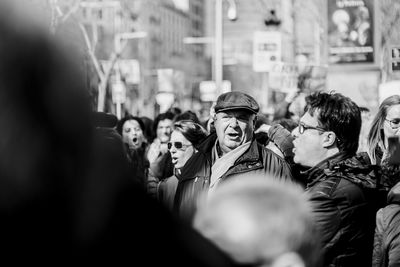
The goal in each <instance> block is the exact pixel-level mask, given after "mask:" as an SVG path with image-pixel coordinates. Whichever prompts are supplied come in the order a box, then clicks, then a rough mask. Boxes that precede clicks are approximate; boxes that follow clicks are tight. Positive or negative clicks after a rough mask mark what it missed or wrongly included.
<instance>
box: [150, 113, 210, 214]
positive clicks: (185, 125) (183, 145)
mask: <svg viewBox="0 0 400 267" xmlns="http://www.w3.org/2000/svg"><path fill="white" fill-rule="evenodd" d="M206 137H207V132H206V130H205V129H204V128H203V126H201V125H200V124H198V123H195V122H193V121H192V120H182V121H178V122H175V124H174V130H173V132H172V134H171V140H170V141H169V142H168V144H167V146H168V150H169V152H170V153H171V159H172V164H173V165H174V175H173V176H171V177H169V178H167V179H164V180H162V181H161V182H159V183H158V186H157V193H156V194H157V198H158V199H159V200H160V201H161V202H162V203H163V204H165V205H166V206H167V207H168V208H169V209H170V210H171V211H172V207H173V203H174V197H175V191H176V187H177V186H178V179H179V176H180V174H181V172H180V169H181V168H182V167H183V166H185V164H186V162H187V161H188V159H189V158H190V157H191V156H192V155H193V154H195V153H197V146H198V145H199V144H200V143H201V142H202V141H203V140H204V139H205V138H206ZM149 179H151V178H149Z"/></svg>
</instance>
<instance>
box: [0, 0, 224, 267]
mask: <svg viewBox="0 0 400 267" xmlns="http://www.w3.org/2000/svg"><path fill="white" fill-rule="evenodd" d="M0 35H1V38H2V41H1V42H0V58H1V61H0V123H1V125H2V131H1V132H0V218H1V220H0V225H1V230H0V236H1V237H2V238H1V242H2V244H3V247H4V249H3V255H4V257H3V261H8V260H12V261H13V263H14V264H17V263H20V262H23V261H28V260H29V263H30V264H34V263H39V262H40V264H41V265H43V264H44V265H47V264H52V265H54V264H56V265H57V264H66V265H67V264H68V265H70V264H72V263H76V262H77V261H78V260H79V262H85V263H88V262H90V263H92V264H96V263H100V262H101V263H105V262H111V261H112V262H113V263H114V264H115V263H116V262H129V263H130V264H132V263H133V264H135V263H136V264H138V263H140V262H141V263H143V265H145V266H161V264H165V265H170V266H229V262H228V260H227V258H226V257H225V255H224V254H223V253H221V252H220V251H219V250H218V249H217V248H215V247H214V246H212V245H211V244H210V243H209V242H208V241H206V240H204V239H203V238H202V237H201V236H200V235H197V233H196V232H195V231H193V230H192V229H191V228H188V227H186V226H183V225H181V224H180V223H179V222H178V221H177V220H175V218H173V217H171V215H170V214H169V212H168V211H166V210H164V209H163V208H162V207H161V206H160V205H159V204H158V203H157V202H156V201H155V200H152V199H150V198H149V197H148V196H147V195H146V193H145V192H144V190H142V188H140V187H138V186H137V184H135V183H134V182H133V181H132V179H130V177H129V176H128V175H127V161H126V157H125V154H124V151H123V146H122V141H121V136H120V135H118V134H117V133H116V132H115V130H113V129H112V127H113V124H114V122H115V119H114V118H112V116H111V117H108V118H105V117H102V115H101V117H100V118H99V117H98V115H99V114H97V113H93V112H92V111H91V109H90V99H89V96H88V93H87V88H85V86H84V82H83V77H82V73H81V71H80V70H81V68H80V67H79V65H77V64H78V63H79V60H77V58H76V57H75V53H74V52H73V51H71V50H66V49H65V48H64V47H63V46H62V45H61V44H60V42H59V41H57V40H54V39H53V38H51V37H50V36H49V35H48V34H47V33H46V32H45V30H44V28H42V27H39V26H38V27H36V26H35V23H34V22H30V20H28V19H27V18H23V17H22V16H21V15H18V10H16V9H14V8H13V7H12V5H6V2H5V1H1V2H0ZM103 115H104V114H103ZM104 118H105V119H106V120H105V121H104V120H103V119H104ZM108 119H110V120H108ZM160 222H162V224H163V225H162V226H163V227H164V229H169V230H168V231H166V230H162V231H161V228H160V225H159V223H160ZM199 248H201V249H202V252H203V251H204V252H205V253H206V254H207V255H209V257H201V256H204V254H201V256H200V255H198V253H197V251H198V250H199ZM195 252H196V253H195Z"/></svg>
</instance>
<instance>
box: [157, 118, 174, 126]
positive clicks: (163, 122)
mask: <svg viewBox="0 0 400 267" xmlns="http://www.w3.org/2000/svg"><path fill="white" fill-rule="evenodd" d="M161 126H162V127H166V126H172V120H170V119H165V120H161V121H159V122H158V127H161Z"/></svg>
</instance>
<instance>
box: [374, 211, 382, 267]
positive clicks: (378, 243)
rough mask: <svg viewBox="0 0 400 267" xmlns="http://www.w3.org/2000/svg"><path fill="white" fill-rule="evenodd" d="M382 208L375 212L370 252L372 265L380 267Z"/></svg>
mask: <svg viewBox="0 0 400 267" xmlns="http://www.w3.org/2000/svg"><path fill="white" fill-rule="evenodd" d="M382 213H383V209H380V210H379V211H378V212H377V213H376V226H375V236H374V250H373V254H372V267H380V266H381V263H382V262H383V260H384V255H383V251H384V248H383V243H382V233H383V231H384V228H385V226H384V225H383V217H382V216H383V215H382Z"/></svg>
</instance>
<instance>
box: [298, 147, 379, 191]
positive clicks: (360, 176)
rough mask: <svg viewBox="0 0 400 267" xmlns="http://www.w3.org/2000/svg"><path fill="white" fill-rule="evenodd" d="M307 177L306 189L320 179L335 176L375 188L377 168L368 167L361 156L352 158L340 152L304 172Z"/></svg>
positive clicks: (367, 163)
mask: <svg viewBox="0 0 400 267" xmlns="http://www.w3.org/2000/svg"><path fill="white" fill-rule="evenodd" d="M304 174H305V175H307V177H308V181H307V187H310V186H312V185H314V184H315V183H316V182H318V181H319V180H320V179H322V177H325V176H329V175H332V174H335V175H336V176H340V177H342V178H344V179H347V180H349V181H351V182H353V183H355V184H358V185H360V186H362V187H366V188H376V174H377V166H374V165H370V164H369V162H368V161H366V160H365V158H364V157H363V156H362V155H356V156H352V155H351V154H348V153H345V152H340V153H337V154H336V155H333V156H332V157H330V158H327V159H326V160H324V161H322V162H320V163H319V164H318V165H316V166H315V167H313V168H311V169H309V170H307V171H306V172H304Z"/></svg>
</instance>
